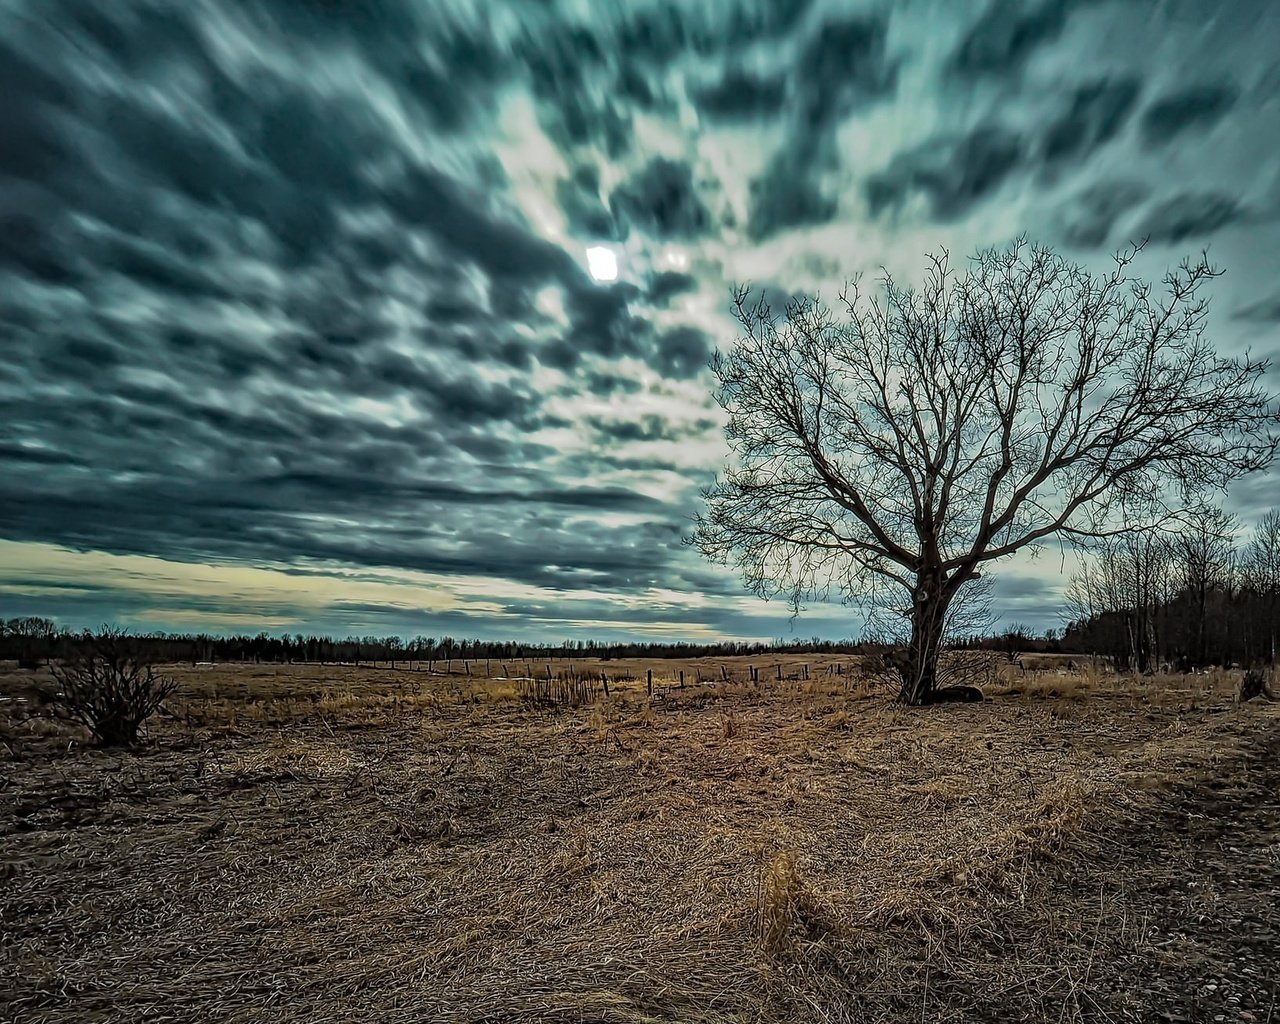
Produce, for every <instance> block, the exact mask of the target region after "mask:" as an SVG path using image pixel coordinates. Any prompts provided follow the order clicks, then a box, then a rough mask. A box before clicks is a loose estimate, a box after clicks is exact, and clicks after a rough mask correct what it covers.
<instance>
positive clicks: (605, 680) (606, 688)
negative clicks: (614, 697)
mask: <svg viewBox="0 0 1280 1024" xmlns="http://www.w3.org/2000/svg"><path fill="white" fill-rule="evenodd" d="M600 682H602V683H604V695H605V696H606V697H607V696H609V677H608V676H607V675H605V672H604V669H601V670H600Z"/></svg>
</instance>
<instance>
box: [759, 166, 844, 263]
mask: <svg viewBox="0 0 1280 1024" xmlns="http://www.w3.org/2000/svg"><path fill="white" fill-rule="evenodd" d="M813 175H814V167H813V164H812V162H810V161H805V160H803V159H802V156H801V154H799V153H797V152H795V151H794V150H791V149H785V148H784V149H783V150H782V151H781V152H779V154H778V155H777V156H776V157H775V158H774V160H773V161H772V162H771V163H770V164H769V167H768V169H767V170H766V171H765V173H764V174H763V175H761V176H760V177H759V178H756V179H755V180H754V181H752V182H751V191H750V195H751V205H750V213H749V221H748V225H747V230H748V232H749V233H750V235H751V237H752V238H753V239H755V240H756V241H763V240H764V239H767V238H770V237H771V236H773V235H776V234H778V233H779V232H781V231H787V230H790V229H792V228H800V227H809V226H813V225H817V224H825V223H827V222H828V221H830V220H832V219H833V218H834V217H835V215H836V209H837V203H836V200H835V199H833V198H831V197H830V196H827V195H825V194H824V193H823V191H822V188H821V186H820V185H819V183H818V182H817V181H816V180H814V177H813Z"/></svg>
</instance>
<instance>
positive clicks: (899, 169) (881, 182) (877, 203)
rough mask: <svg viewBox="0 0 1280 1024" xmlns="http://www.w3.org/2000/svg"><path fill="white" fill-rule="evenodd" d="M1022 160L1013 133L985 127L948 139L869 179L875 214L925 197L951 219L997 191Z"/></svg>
mask: <svg viewBox="0 0 1280 1024" xmlns="http://www.w3.org/2000/svg"><path fill="white" fill-rule="evenodd" d="M1021 157H1022V142H1021V140H1020V139H1019V137H1018V135H1017V134H1015V133H1014V132H1012V131H1009V130H1008V129H1005V128H1001V127H998V126H993V125H983V126H980V127H978V128H976V129H974V130H973V131H972V132H970V133H968V134H965V135H942V136H938V137H936V138H933V139H930V140H928V141H926V142H924V143H923V144H921V145H920V146H918V147H916V148H914V149H911V150H908V151H907V152H905V153H901V154H899V155H898V156H896V157H894V159H893V161H892V162H891V163H890V164H889V167H888V168H887V169H886V170H885V171H883V172H882V173H880V174H877V175H874V176H873V177H872V178H870V179H869V181H868V182H867V186H866V194H867V202H868V204H869V205H870V207H871V211H872V213H879V212H880V211H882V210H884V209H886V208H888V207H893V206H897V205H899V204H901V203H903V202H904V201H905V200H906V199H908V198H909V197H910V196H911V195H912V194H913V193H917V192H919V193H923V194H924V195H925V196H926V197H927V198H928V200H929V205H930V209H931V210H932V212H933V215H934V216H935V217H937V218H938V219H939V220H951V219H954V218H956V217H959V216H961V215H963V214H965V213H967V212H968V211H969V209H970V208H971V207H973V206H974V205H975V204H977V203H979V202H981V201H983V200H984V199H986V198H988V197H989V196H990V195H991V194H992V193H993V192H995V191H996V190H997V189H998V188H999V187H1000V186H1001V184H1003V183H1004V181H1005V179H1006V178H1007V177H1008V176H1009V174H1010V173H1011V172H1012V171H1013V170H1014V169H1015V167H1017V165H1018V163H1019V160H1020V159H1021Z"/></svg>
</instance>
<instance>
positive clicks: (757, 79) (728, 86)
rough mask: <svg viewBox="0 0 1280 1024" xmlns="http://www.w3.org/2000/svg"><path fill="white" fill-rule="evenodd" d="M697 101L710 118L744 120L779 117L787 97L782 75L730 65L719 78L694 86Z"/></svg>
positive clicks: (695, 100) (694, 96)
mask: <svg viewBox="0 0 1280 1024" xmlns="http://www.w3.org/2000/svg"><path fill="white" fill-rule="evenodd" d="M693 98H694V102H695V103H697V105H698V107H699V108H700V109H701V110H702V112H703V113H704V114H706V115H707V116H708V117H712V118H718V119H720V120H724V121H742V120H750V119H753V118H766V117H773V116H776V115H777V114H778V113H779V112H780V111H781V110H782V109H783V106H784V104H785V103H786V99H787V83H786V80H785V79H784V78H783V77H782V76H781V75H755V74H752V73H750V72H748V71H745V70H743V69H742V68H730V69H729V70H728V71H726V72H725V73H724V75H723V76H722V77H720V78H719V79H717V80H716V81H714V82H712V83H710V84H707V85H703V86H698V87H695V88H694V90H693Z"/></svg>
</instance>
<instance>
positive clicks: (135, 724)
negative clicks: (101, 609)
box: [41, 626, 177, 747]
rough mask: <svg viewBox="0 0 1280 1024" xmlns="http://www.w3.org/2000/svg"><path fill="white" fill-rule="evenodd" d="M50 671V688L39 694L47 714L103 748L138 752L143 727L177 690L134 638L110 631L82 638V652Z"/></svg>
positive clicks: (112, 629) (102, 631)
mask: <svg viewBox="0 0 1280 1024" xmlns="http://www.w3.org/2000/svg"><path fill="white" fill-rule="evenodd" d="M49 671H50V673H51V674H52V676H53V685H52V686H46V687H44V688H43V691H42V693H41V699H42V703H44V704H45V705H46V707H47V709H48V711H49V713H50V714H51V715H52V716H53V717H55V718H60V719H62V720H63V721H66V722H73V723H75V724H77V725H82V726H84V727H85V728H86V729H88V730H89V732H90V733H92V734H93V737H94V739H95V740H96V741H97V743H98V745H99V746H103V747H132V746H136V745H137V743H138V738H139V734H140V731H141V729H142V726H143V723H145V722H146V720H147V719H148V718H150V717H151V716H152V715H154V714H155V713H156V711H158V710H159V709H160V705H161V704H163V703H164V701H165V700H166V699H167V698H168V697H169V695H170V694H172V693H173V691H174V689H175V688H176V686H177V684H176V683H175V682H174V680H172V679H171V678H169V677H168V676H163V675H159V674H158V673H157V672H156V670H155V665H154V663H153V661H152V659H151V658H150V657H149V656H148V655H147V654H146V653H145V652H144V651H143V650H142V648H141V647H140V646H139V644H138V642H137V641H136V639H135V638H134V637H131V636H130V635H129V634H128V633H127V632H125V631H124V630H121V629H116V628H113V627H109V626H104V627H103V628H102V629H101V630H99V631H98V632H97V633H96V634H92V635H89V634H86V636H85V647H84V649H83V650H81V651H80V652H79V653H78V654H77V655H76V656H75V657H73V658H71V659H69V660H67V661H64V662H61V663H50V665H49Z"/></svg>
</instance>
